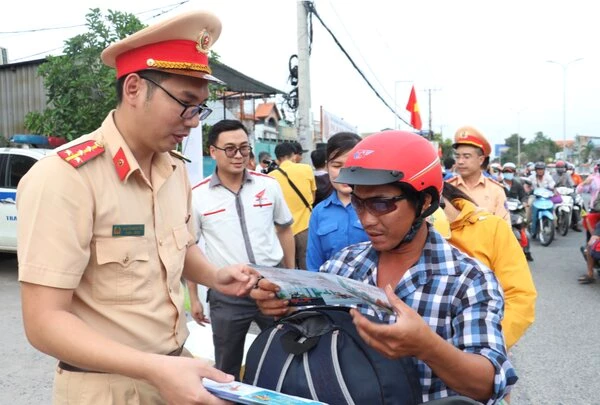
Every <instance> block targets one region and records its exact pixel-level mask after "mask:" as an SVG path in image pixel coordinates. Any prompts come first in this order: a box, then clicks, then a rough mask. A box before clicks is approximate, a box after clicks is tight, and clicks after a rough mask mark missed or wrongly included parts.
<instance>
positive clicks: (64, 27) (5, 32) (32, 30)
mask: <svg viewBox="0 0 600 405" xmlns="http://www.w3.org/2000/svg"><path fill="white" fill-rule="evenodd" d="M187 2H189V0H183V1H180V2H179V3H173V4H168V5H166V6H162V7H156V8H153V9H150V10H145V11H140V12H138V13H133V14H134V15H136V16H140V15H142V14H148V13H152V12H154V11H156V10H163V9H165V8H167V7H170V8H168V9H166V10H163V11H161V12H160V13H158V14H155V15H153V16H150V17H148V18H147V20H150V19H152V18H156V17H160V16H161V15H163V14H166V13H168V12H170V11H172V10H174V9H176V8H177V7H179V6H182V5H183V4H185V3H187ZM85 26H86V24H76V25H64V26H61V27H44V28H31V29H26V30H18V31H0V35H5V34H29V33H32V32H43V31H56V30H65V29H70V28H78V27H85Z"/></svg>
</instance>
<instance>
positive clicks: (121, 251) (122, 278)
mask: <svg viewBox="0 0 600 405" xmlns="http://www.w3.org/2000/svg"><path fill="white" fill-rule="evenodd" d="M95 243H96V261H97V266H95V268H94V276H93V287H92V290H93V291H92V292H93V296H94V298H95V299H96V300H97V301H99V302H102V303H105V304H141V303H145V302H148V301H150V298H151V288H150V280H151V278H152V271H151V269H150V266H149V265H148V262H149V260H150V255H149V252H148V240H147V239H145V238H143V237H135V236H131V237H130V236H125V237H119V238H114V237H113V238H98V239H96V241H95Z"/></svg>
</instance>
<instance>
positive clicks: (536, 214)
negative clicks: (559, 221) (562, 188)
mask: <svg viewBox="0 0 600 405" xmlns="http://www.w3.org/2000/svg"><path fill="white" fill-rule="evenodd" d="M533 195H534V196H535V199H534V200H533V205H532V207H531V230H530V232H531V237H532V238H537V239H538V240H539V241H540V243H541V244H542V246H548V245H550V243H552V240H553V239H554V214H553V212H554V203H553V202H552V200H551V198H552V196H553V195H554V194H553V193H552V191H550V190H548V189H545V188H536V189H535V190H533Z"/></svg>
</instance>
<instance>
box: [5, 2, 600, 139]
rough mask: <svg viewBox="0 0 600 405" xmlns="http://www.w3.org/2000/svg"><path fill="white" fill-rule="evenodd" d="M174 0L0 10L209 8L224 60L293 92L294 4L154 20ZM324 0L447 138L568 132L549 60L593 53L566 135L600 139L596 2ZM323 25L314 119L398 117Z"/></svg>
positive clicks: (360, 47)
mask: <svg viewBox="0 0 600 405" xmlns="http://www.w3.org/2000/svg"><path fill="white" fill-rule="evenodd" d="M171 1H172V0H163V1H158V0H146V1H143V2H141V1H130V2H122V1H116V0H101V1H100V0H79V1H77V2H68V1H66V0H55V1H54V2H41V1H34V4H33V5H32V3H31V2H12V3H10V4H7V5H5V6H4V10H3V12H2V13H1V14H0V31H2V32H7V31H24V30H29V29H36V28H45V27H65V26H72V25H80V24H84V22H85V20H84V17H85V14H86V12H87V10H88V9H89V8H91V7H99V8H101V9H103V10H106V9H109V8H110V9H114V10H119V11H127V12H133V13H136V14H138V15H139V16H140V18H141V19H142V20H143V21H144V22H145V23H151V22H153V21H157V20H161V19H164V18H166V17H169V16H172V15H174V13H176V12H178V11H184V10H191V9H206V10H209V11H212V12H214V13H215V14H217V15H218V16H219V17H220V18H221V20H222V22H223V33H222V35H221V38H220V39H219V41H218V42H217V43H216V44H215V46H214V49H215V50H216V51H217V52H218V53H219V54H220V55H221V58H222V61H223V62H224V63H226V64H228V65H230V66H232V67H234V68H235V69H237V70H240V71H241V72H243V73H245V74H247V75H249V76H252V77H254V78H256V79H258V80H260V81H263V82H265V83H267V84H269V85H271V86H273V87H276V88H279V89H281V90H284V91H289V90H290V89H291V86H290V85H289V84H288V83H287V77H288V67H287V64H288V59H289V57H290V55H292V54H294V53H296V52H297V39H296V32H297V28H296V20H297V18H296V1H294V0H257V1H242V0H240V1H237V0H221V1H210V0H205V1H201V0H190V1H187V2H185V3H184V4H182V5H181V6H179V7H176V8H175V9H174V10H173V11H171V12H169V13H166V14H163V15H161V16H159V17H155V18H151V16H153V15H156V14H158V13H159V12H160V10H165V9H169V8H171V7H172V6H173V5H174V3H173V2H171ZM315 5H316V8H317V11H318V12H319V14H320V15H321V17H322V18H323V20H324V21H325V23H326V24H327V25H328V26H329V27H330V28H331V30H332V31H333V32H334V33H335V35H336V36H337V37H338V39H339V41H340V42H341V43H342V45H343V46H344V47H345V48H346V50H347V51H348V52H349V53H350V55H351V56H352V58H353V59H354V60H355V62H356V63H357V65H358V66H359V67H360V68H361V69H362V70H363V72H364V73H365V75H366V76H367V77H368V78H369V80H370V81H371V83H372V84H373V85H374V86H375V87H376V88H377V90H378V91H379V92H380V94H381V95H382V96H384V98H385V99H386V100H387V101H388V102H389V103H390V104H394V101H395V100H394V99H396V102H397V106H398V110H399V111H400V113H401V114H402V116H403V117H404V119H406V120H409V115H408V113H407V112H406V111H405V110H404V107H405V105H406V102H407V100H408V96H409V92H410V87H411V85H412V84H414V85H415V87H416V90H417V98H418V101H419V104H420V107H421V111H422V120H423V122H424V127H425V128H427V127H428V120H429V109H428V93H427V91H426V89H433V91H432V92H431V104H432V109H431V113H432V114H431V119H432V127H433V129H434V130H435V131H436V132H439V131H440V130H441V131H442V133H443V134H444V136H445V137H451V136H452V135H453V134H454V131H455V130H456V129H457V128H458V127H460V126H461V125H467V124H468V125H474V126H476V127H478V128H479V129H480V130H481V131H482V132H483V133H484V134H486V136H487V137H488V138H489V140H490V142H491V143H502V142H503V139H504V138H506V137H507V136H509V135H510V134H512V133H515V132H517V131H520V133H521V134H522V136H525V137H526V138H527V139H531V138H532V137H533V134H534V133H535V132H537V131H543V132H544V133H545V134H547V135H549V136H550V137H552V138H553V139H557V140H559V139H562V138H563V78H564V75H563V72H564V71H563V68H562V67H561V66H560V65H557V64H551V63H547V60H554V61H557V62H559V63H567V62H569V61H572V60H575V59H578V58H583V59H582V60H581V61H578V62H575V63H572V64H570V65H569V66H568V68H567V70H566V72H567V75H566V77H567V87H566V88H567V93H566V94H567V98H566V100H567V110H566V111H567V120H566V123H567V139H572V138H573V137H574V135H575V134H582V135H599V136H600V126H599V125H598V124H599V120H600V118H598V117H599V114H598V111H599V110H600V97H598V94H600V80H598V78H597V77H598V76H597V74H596V71H597V70H598V64H599V60H598V56H596V54H597V52H596V48H597V39H598V38H599V37H600V36H599V35H598V34H599V33H598V31H599V28H598V27H599V25H598V24H597V22H596V21H595V19H596V15H597V14H596V13H595V9H594V7H593V2H585V1H570V2H566V1H564V2H559V1H553V2H542V1H536V0H530V1H513V0H508V1H503V2H478V1H462V0H457V1H452V2H447V1H442V0H439V1H426V0H425V1H414V0H413V1H384V0H371V1H369V2H364V1H355V0H315ZM32 8H35V12H33V13H32V12H31V10H32ZM152 9H155V10H154V11H151V12H148V10H152ZM57 10H59V11H60V12H59V13H57ZM141 12H145V13H143V14H139V13H141ZM49 15H52V19H48V18H46V17H47V16H49ZM25 16H26V17H25ZM313 24H314V29H313V32H314V39H313V46H312V55H311V84H312V86H311V88H312V90H311V91H312V109H313V113H314V115H315V117H318V112H319V106H321V105H322V106H323V107H324V108H325V109H327V110H328V111H331V112H332V113H334V114H335V115H337V116H339V117H343V118H344V119H345V120H346V121H348V122H350V123H351V124H353V125H356V126H357V127H358V129H359V131H361V132H371V131H377V130H379V129H381V128H386V127H393V126H394V125H396V122H397V121H396V119H395V118H394V116H393V115H392V113H391V112H389V110H388V109H387V107H385V106H384V105H383V103H382V102H381V101H379V99H378V98H377V97H376V96H375V95H374V94H373V92H372V91H371V89H370V88H369V87H368V86H367V85H366V83H364V81H363V80H362V78H361V77H360V76H359V74H358V73H357V72H356V71H355V70H354V69H353V68H352V67H351V65H350V63H349V62H348V61H347V59H346V58H345V56H344V55H343V54H342V53H341V51H339V49H338V48H337V46H336V45H335V44H334V42H333V40H332V39H331V37H330V36H329V34H328V33H327V32H326V31H325V30H324V29H323V28H322V27H321V25H320V24H319V22H318V21H317V20H316V19H315V20H313ZM83 29H84V28H82V27H76V28H69V29H61V30H56V31H44V32H37V33H36V32H34V33H19V34H0V46H2V47H5V48H7V49H8V55H9V60H11V61H14V60H24V59H27V58H31V59H33V58H39V57H42V56H43V55H44V53H43V52H45V51H48V50H54V51H53V52H54V53H56V52H60V49H61V47H62V42H63V41H64V40H65V39H67V38H69V37H71V36H73V35H75V34H77V33H78V32H81V31H82V30H83ZM57 48H58V49H57ZM40 52H42V54H41V55H37V56H33V55H34V54H37V53H40ZM23 58H24V59H23ZM401 127H402V128H406V126H401Z"/></svg>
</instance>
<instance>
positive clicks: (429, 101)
mask: <svg viewBox="0 0 600 405" xmlns="http://www.w3.org/2000/svg"><path fill="white" fill-rule="evenodd" d="M426 90H427V94H428V97H429V98H428V107H429V138H430V139H433V129H432V128H433V126H432V125H431V115H432V114H431V92H432V91H438V90H440V89H426Z"/></svg>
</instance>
